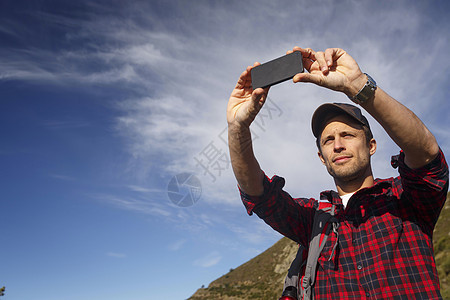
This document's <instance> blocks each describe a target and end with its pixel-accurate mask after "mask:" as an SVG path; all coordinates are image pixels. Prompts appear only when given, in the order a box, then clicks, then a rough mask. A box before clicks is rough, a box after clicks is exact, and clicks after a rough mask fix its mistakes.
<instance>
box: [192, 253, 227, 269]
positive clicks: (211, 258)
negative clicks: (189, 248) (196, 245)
mask: <svg viewBox="0 0 450 300" xmlns="http://www.w3.org/2000/svg"><path fill="white" fill-rule="evenodd" d="M221 260H222V256H221V255H220V253H219V252H218V251H213V252H211V253H209V254H207V255H206V256H204V257H201V258H199V259H196V260H195V261H194V262H193V265H194V266H197V267H202V268H209V267H212V266H215V265H217V264H218V263H219V262H220V261H221Z"/></svg>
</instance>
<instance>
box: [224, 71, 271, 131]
mask: <svg viewBox="0 0 450 300" xmlns="http://www.w3.org/2000/svg"><path fill="white" fill-rule="evenodd" d="M258 65H260V64H259V63H255V64H254V65H253V67H256V66H258ZM253 67H252V66H248V67H247V69H246V70H245V71H244V72H242V74H241V76H239V80H238V82H237V84H236V86H235V88H234V90H233V92H232V93H231V96H230V99H229V101H228V107H227V121H228V126H245V127H249V126H250V124H251V123H252V122H253V120H254V119H255V118H256V115H257V114H258V113H259V111H260V110H261V108H262V107H263V105H264V102H265V101H266V99H267V93H268V92H269V88H265V89H262V88H257V89H256V90H253V88H252V79H251V73H250V71H251V69H252V68H253Z"/></svg>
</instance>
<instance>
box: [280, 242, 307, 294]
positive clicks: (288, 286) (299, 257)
mask: <svg viewBox="0 0 450 300" xmlns="http://www.w3.org/2000/svg"><path fill="white" fill-rule="evenodd" d="M305 254H306V251H305V247H303V246H302V245H301V244H299V245H298V250H297V254H296V256H295V258H294V260H293V261H292V263H291V266H290V267H289V270H288V273H287V275H286V278H285V280H284V287H283V294H282V295H281V298H280V300H282V299H283V300H285V299H299V297H300V296H301V292H300V291H299V290H298V287H299V286H300V284H299V282H300V281H299V278H300V276H301V274H302V272H301V270H302V268H303V267H304V266H305V264H306V257H305Z"/></svg>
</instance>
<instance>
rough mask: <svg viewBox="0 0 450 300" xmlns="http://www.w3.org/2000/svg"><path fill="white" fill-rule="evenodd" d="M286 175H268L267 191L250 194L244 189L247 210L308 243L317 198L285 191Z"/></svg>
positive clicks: (265, 189)
mask: <svg viewBox="0 0 450 300" xmlns="http://www.w3.org/2000/svg"><path fill="white" fill-rule="evenodd" d="M284 184H285V181H284V178H282V177H279V176H273V177H272V178H271V179H270V178H268V177H267V176H264V181H263V185H264V194H263V195H262V196H250V195H247V194H246V193H244V192H243V191H242V190H240V193H241V199H242V202H243V203H244V206H245V207H246V209H247V213H248V214H249V215H252V214H253V212H254V213H256V214H257V215H258V217H260V218H261V219H263V220H264V222H266V223H267V224H269V225H270V226H271V227H272V228H273V229H275V230H276V231H278V232H279V233H281V234H282V235H284V236H286V237H288V238H290V239H292V240H293V241H295V242H297V243H300V244H302V245H306V246H307V245H308V241H309V236H310V234H311V225H312V219H313V216H314V211H315V206H316V205H317V201H316V200H314V199H306V198H292V197H291V196H290V195H289V194H288V193H287V192H285V191H284V190H283V187H284Z"/></svg>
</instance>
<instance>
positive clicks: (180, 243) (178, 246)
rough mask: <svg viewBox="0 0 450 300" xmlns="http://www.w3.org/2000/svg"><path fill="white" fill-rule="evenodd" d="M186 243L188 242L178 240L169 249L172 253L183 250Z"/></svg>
mask: <svg viewBox="0 0 450 300" xmlns="http://www.w3.org/2000/svg"><path fill="white" fill-rule="evenodd" d="M186 242H187V240H186V239H180V240H177V241H175V242H173V243H171V244H170V245H169V246H168V247H167V248H168V249H169V250H170V251H178V250H180V249H181V248H183V246H184V244H186Z"/></svg>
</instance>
